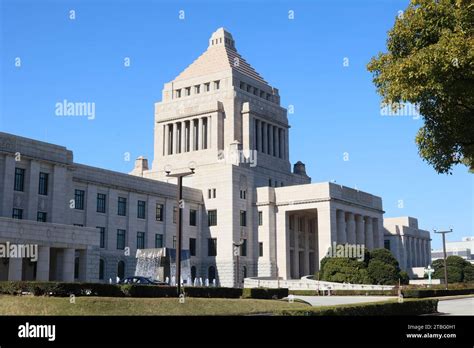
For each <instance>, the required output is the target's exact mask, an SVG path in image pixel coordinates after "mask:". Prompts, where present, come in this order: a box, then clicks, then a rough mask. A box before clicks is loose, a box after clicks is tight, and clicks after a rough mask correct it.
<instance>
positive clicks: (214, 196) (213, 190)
mask: <svg viewBox="0 0 474 348" xmlns="http://www.w3.org/2000/svg"><path fill="white" fill-rule="evenodd" d="M216 191H217V189H212V198H216V197H217V195H216Z"/></svg>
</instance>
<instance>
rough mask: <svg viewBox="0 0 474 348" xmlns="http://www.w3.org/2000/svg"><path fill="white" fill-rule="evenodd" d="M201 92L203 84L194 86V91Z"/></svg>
mask: <svg viewBox="0 0 474 348" xmlns="http://www.w3.org/2000/svg"><path fill="white" fill-rule="evenodd" d="M200 92H201V85H196V86H194V93H196V94H199V93H200Z"/></svg>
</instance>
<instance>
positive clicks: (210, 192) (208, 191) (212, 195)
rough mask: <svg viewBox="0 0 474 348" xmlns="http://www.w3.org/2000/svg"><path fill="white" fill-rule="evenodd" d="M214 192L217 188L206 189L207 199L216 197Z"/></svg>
mask: <svg viewBox="0 0 474 348" xmlns="http://www.w3.org/2000/svg"><path fill="white" fill-rule="evenodd" d="M216 193H217V190H216V189H215V188H214V189H209V190H207V196H208V198H209V199H211V198H216V196H217V194H216Z"/></svg>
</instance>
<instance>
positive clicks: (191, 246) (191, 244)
mask: <svg viewBox="0 0 474 348" xmlns="http://www.w3.org/2000/svg"><path fill="white" fill-rule="evenodd" d="M189 253H190V254H191V256H196V238H189Z"/></svg>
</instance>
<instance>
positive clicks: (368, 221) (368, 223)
mask: <svg viewBox="0 0 474 348" xmlns="http://www.w3.org/2000/svg"><path fill="white" fill-rule="evenodd" d="M364 230H365V231H364V234H365V247H366V248H367V250H372V249H373V248H374V235H373V229H372V218H371V217H370V216H366V217H365V228H364Z"/></svg>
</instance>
